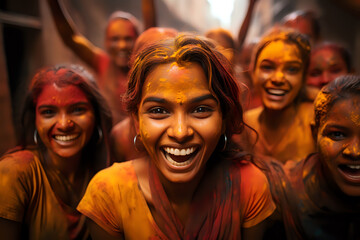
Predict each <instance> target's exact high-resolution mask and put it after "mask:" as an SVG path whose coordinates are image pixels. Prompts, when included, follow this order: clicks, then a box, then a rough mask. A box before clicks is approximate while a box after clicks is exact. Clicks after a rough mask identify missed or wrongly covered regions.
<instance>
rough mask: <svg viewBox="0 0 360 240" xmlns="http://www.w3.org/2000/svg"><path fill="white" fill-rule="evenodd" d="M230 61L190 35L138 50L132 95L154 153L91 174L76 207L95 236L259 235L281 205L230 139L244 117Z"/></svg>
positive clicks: (140, 137)
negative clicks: (87, 219) (93, 174)
mask: <svg viewBox="0 0 360 240" xmlns="http://www.w3.org/2000/svg"><path fill="white" fill-rule="evenodd" d="M224 59H225V57H224V56H223V55H221V54H220V53H219V52H217V51H216V50H215V48H214V46H213V45H212V44H211V43H209V42H207V40H205V39H203V38H200V37H196V36H192V35H179V36H177V37H176V38H175V39H173V38H171V39H167V40H164V41H161V42H159V43H156V44H154V45H150V46H147V47H145V48H144V49H143V51H141V52H140V53H139V55H138V56H137V58H136V60H135V63H134V65H133V68H132V71H131V75H130V81H129V85H128V91H127V100H128V109H129V111H130V112H131V113H132V117H133V118H134V122H135V127H136V133H137V136H136V138H135V140H134V141H135V143H136V142H142V144H143V145H144V147H145V149H146V151H147V155H146V156H144V157H141V158H138V159H135V160H132V161H128V162H124V163H114V164H113V165H112V166H111V167H110V168H107V169H105V170H103V171H101V172H99V173H98V174H97V175H96V176H95V177H94V178H93V179H92V181H91V183H90V185H89V186H88V189H87V190H86V193H85V196H84V197H83V199H82V200H81V202H80V204H79V206H78V210H79V211H80V212H82V213H83V214H84V215H86V216H87V217H88V218H89V219H91V221H90V226H91V235H92V237H93V239H112V238H114V239H119V238H120V239H121V238H128V239H153V238H161V239H209V238H210V239H241V238H244V239H261V237H262V234H263V231H264V227H265V221H264V220H265V219H267V218H268V217H269V216H270V215H271V214H272V213H273V211H274V203H273V201H272V198H271V195H270V191H269V189H268V182H267V180H266V177H265V175H264V174H263V173H262V172H261V171H260V170H259V169H258V168H257V167H256V166H255V165H253V164H252V163H251V161H249V160H246V159H247V158H246V157H245V156H244V154H240V153H239V152H237V151H236V148H235V146H234V145H233V143H232V141H231V136H232V135H233V134H234V133H240V132H241V131H242V128H243V126H244V123H243V121H242V108H241V104H240V102H239V88H238V86H237V84H236V81H235V80H234V79H233V77H232V75H231V74H229V72H228V70H227V69H229V68H228V66H224V65H223V64H224V63H226V62H227V61H224ZM249 158H251V157H250V156H249ZM249 179H251V182H250V181H249ZM139 225H141V231H139Z"/></svg>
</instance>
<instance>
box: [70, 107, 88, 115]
mask: <svg viewBox="0 0 360 240" xmlns="http://www.w3.org/2000/svg"><path fill="white" fill-rule="evenodd" d="M72 112H73V113H75V114H83V113H84V112H86V108H84V107H75V108H73V110H72Z"/></svg>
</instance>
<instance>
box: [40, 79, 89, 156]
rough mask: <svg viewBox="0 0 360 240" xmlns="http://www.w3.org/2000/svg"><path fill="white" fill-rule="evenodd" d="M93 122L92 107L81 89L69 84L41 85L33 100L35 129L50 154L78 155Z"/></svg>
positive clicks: (86, 139)
mask: <svg viewBox="0 0 360 240" xmlns="http://www.w3.org/2000/svg"><path fill="white" fill-rule="evenodd" d="M94 126H95V115H94V109H93V107H92V105H91V103H90V102H89V100H88V99H87V97H86V96H85V94H84V92H83V91H81V90H80V89H79V88H78V87H76V86H73V85H68V86H65V87H61V88H60V87H58V86H57V85H55V84H49V85H45V87H44V88H43V90H42V92H41V94H40V95H39V97H38V98H37V102H36V129H37V131H38V133H39V136H40V138H41V140H42V142H43V143H44V144H45V146H46V148H47V149H48V151H49V153H50V154H52V155H55V156H58V157H61V158H70V157H76V156H80V154H81V150H82V149H83V148H84V146H85V145H86V144H87V143H88V142H89V140H90V138H91V136H92V133H93V130H94Z"/></svg>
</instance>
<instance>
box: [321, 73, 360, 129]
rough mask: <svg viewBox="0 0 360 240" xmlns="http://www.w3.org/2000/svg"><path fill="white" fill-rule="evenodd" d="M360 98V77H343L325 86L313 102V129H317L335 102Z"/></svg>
mask: <svg viewBox="0 0 360 240" xmlns="http://www.w3.org/2000/svg"><path fill="white" fill-rule="evenodd" d="M354 95H357V96H360V76H359V75H344V76H340V77H337V78H336V79H335V80H334V81H332V82H330V83H328V84H327V85H325V86H324V87H323V88H322V89H321V90H320V92H319V93H318V95H317V97H316V99H315V101H314V110H315V127H316V128H318V127H319V126H320V124H321V120H322V119H323V118H324V117H325V116H326V115H327V114H328V113H329V111H330V110H331V108H332V107H333V106H334V104H335V103H336V102H338V101H339V100H342V99H348V98H351V97H352V96H354Z"/></svg>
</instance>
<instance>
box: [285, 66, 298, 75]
mask: <svg viewBox="0 0 360 240" xmlns="http://www.w3.org/2000/svg"><path fill="white" fill-rule="evenodd" d="M286 71H287V72H288V73H290V74H296V73H298V72H299V71H300V68H299V67H288V68H287V69H286Z"/></svg>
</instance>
